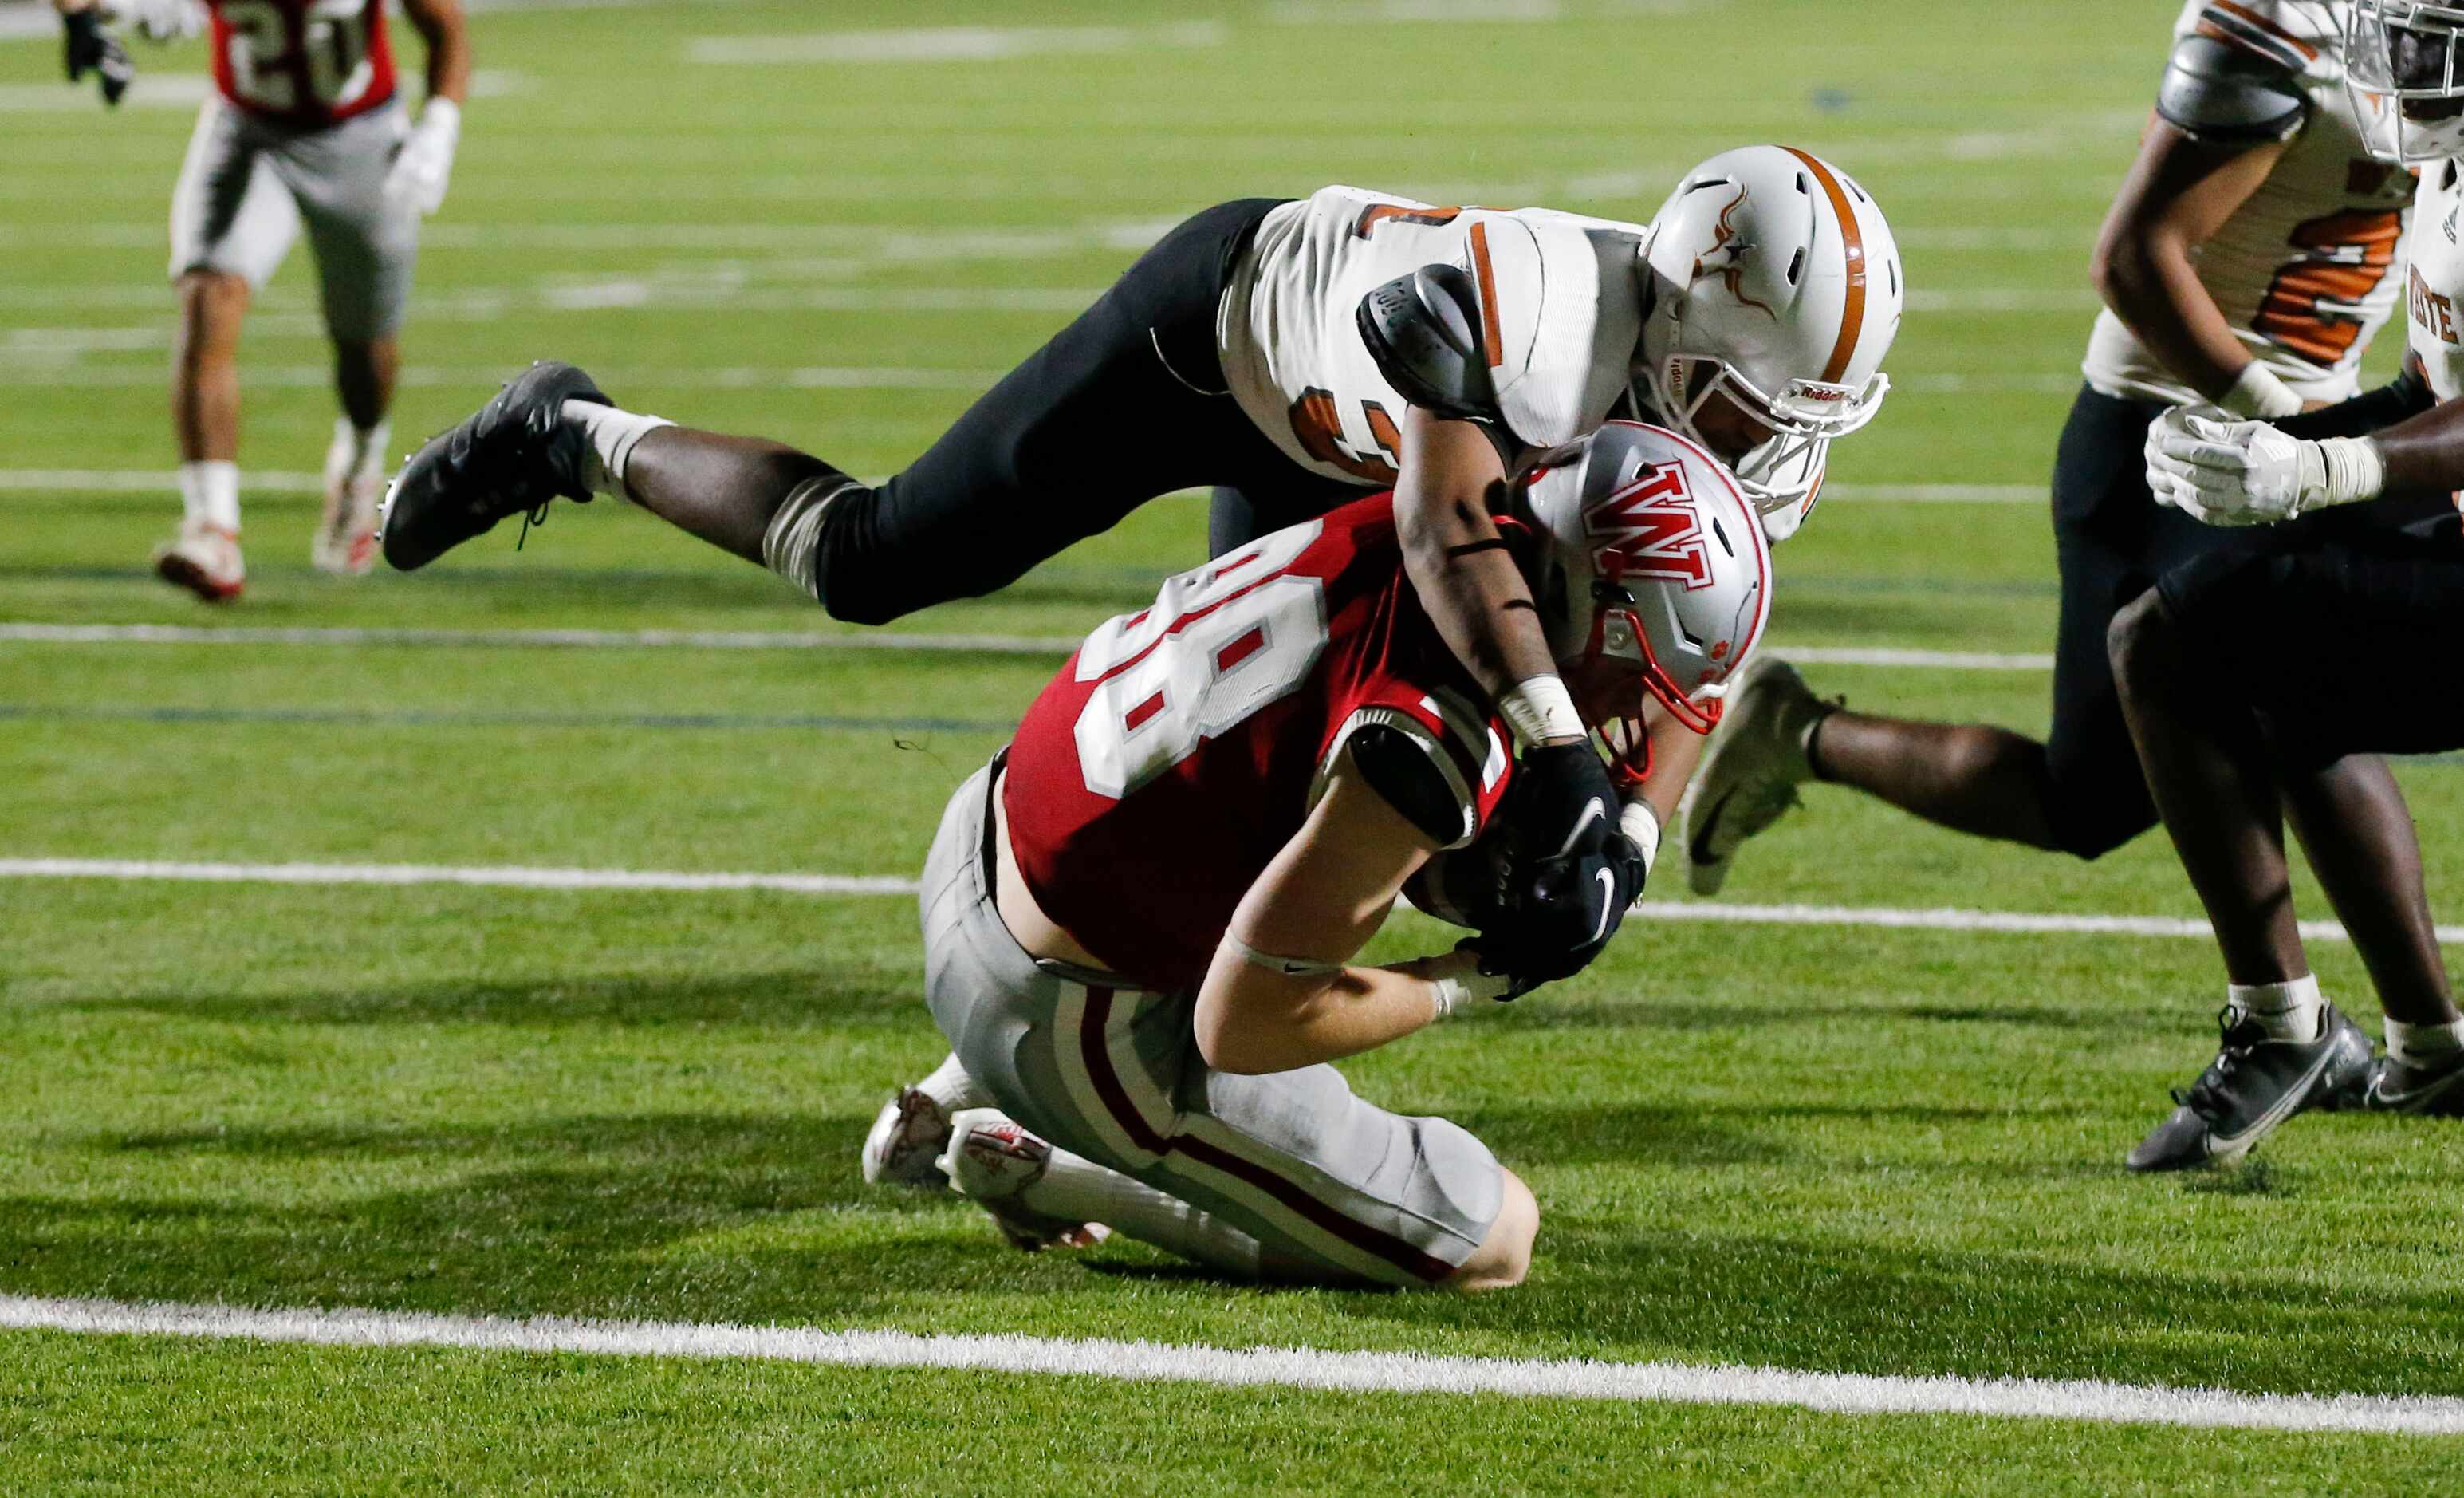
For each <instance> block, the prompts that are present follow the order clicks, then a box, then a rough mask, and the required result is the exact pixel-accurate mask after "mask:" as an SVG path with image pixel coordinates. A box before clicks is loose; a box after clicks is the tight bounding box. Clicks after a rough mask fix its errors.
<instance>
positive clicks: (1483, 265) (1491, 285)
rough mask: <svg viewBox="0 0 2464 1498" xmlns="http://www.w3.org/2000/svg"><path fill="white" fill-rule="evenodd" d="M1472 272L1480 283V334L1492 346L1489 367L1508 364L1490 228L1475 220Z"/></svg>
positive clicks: (1472, 234) (1472, 239) (1473, 224)
mask: <svg viewBox="0 0 2464 1498" xmlns="http://www.w3.org/2000/svg"><path fill="white" fill-rule="evenodd" d="M1471 268H1472V274H1473V275H1475V276H1477V277H1479V280H1480V334H1481V339H1482V341H1484V342H1485V343H1487V344H1488V367H1490V368H1491V369H1494V368H1496V367H1497V366H1498V365H1500V364H1502V363H1506V340H1505V339H1504V338H1503V337H1502V336H1500V335H1499V333H1498V331H1497V277H1496V275H1494V274H1493V273H1492V272H1491V271H1490V270H1489V268H1488V225H1487V224H1486V223H1485V221H1483V220H1479V219H1474V220H1473V221H1472V226H1471Z"/></svg>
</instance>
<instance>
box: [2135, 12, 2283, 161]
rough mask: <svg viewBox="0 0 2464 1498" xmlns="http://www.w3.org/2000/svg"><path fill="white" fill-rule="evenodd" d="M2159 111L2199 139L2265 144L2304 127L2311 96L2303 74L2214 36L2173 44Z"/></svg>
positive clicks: (2160, 91) (2160, 88)
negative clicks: (2303, 83) (2305, 86)
mask: <svg viewBox="0 0 2464 1498" xmlns="http://www.w3.org/2000/svg"><path fill="white" fill-rule="evenodd" d="M2156 112H2157V113H2158V114H2160V115H2162V116H2164V117H2165V119H2166V121H2167V122H2168V123H2170V124H2172V125H2173V126H2175V127H2176V128H2178V129H2179V130H2181V131H2182V133H2183V134H2185V135H2188V136H2189V137H2190V138H2191V139H2192V140H2195V141H2213V142H2218V143H2231V142H2242V143H2248V144H2253V145H2256V144H2263V143H2267V142H2270V141H2281V140H2284V139H2286V138H2287V137H2289V136H2291V135H2292V134H2293V132H2294V131H2296V130H2299V129H2300V128H2301V121H2303V120H2305V119H2307V118H2308V116H2309V113H2310V97H2309V95H2308V94H2307V93H2305V92H2304V91H2303V90H2302V87H2301V78H2300V76H2299V74H2297V73H2291V72H2288V71H2286V70H2285V69H2284V67H2283V66H2282V65H2280V64H2279V63H2277V62H2272V61H2270V60H2268V59H2267V58H2265V57H2262V56H2260V55H2257V54H2256V53H2254V52H2251V51H2248V50H2247V49H2244V48H2241V47H2235V46H2231V45H2229V44H2227V43H2225V42H2221V41H2218V40H2216V39H2215V38H2213V37H2211V36H2199V35H2191V36H2185V37H2183V38H2182V39H2181V40H2180V41H2178V42H2176V43H2174V44H2173V55H2172V57H2171V58H2170V59H2169V60H2167V63H2166V64H2165V80H2164V82H2163V83H2162V84H2161V85H2159V86H2158V88H2157V90H2156Z"/></svg>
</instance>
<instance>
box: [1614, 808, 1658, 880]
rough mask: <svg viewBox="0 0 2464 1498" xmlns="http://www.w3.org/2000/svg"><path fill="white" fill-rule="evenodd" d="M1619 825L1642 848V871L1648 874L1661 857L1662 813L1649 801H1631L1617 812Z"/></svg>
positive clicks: (1635, 844) (1636, 845)
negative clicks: (1652, 806) (1654, 808)
mask: <svg viewBox="0 0 2464 1498" xmlns="http://www.w3.org/2000/svg"><path fill="white" fill-rule="evenodd" d="M1617 826H1618V828H1619V830H1621V831H1623V832H1624V833H1625V835H1626V836H1628V837H1630V838H1632V839H1634V846H1635V847H1637V848H1641V849H1642V871H1643V873H1644V874H1645V875H1646V876H1648V875H1649V874H1650V872H1651V866H1652V864H1653V863H1654V862H1655V861H1656V860H1657V859H1658V858H1659V857H1660V813H1659V812H1656V811H1654V810H1652V809H1651V803H1649V802H1647V801H1630V802H1627V803H1626V804H1625V807H1624V809H1623V810H1621V811H1619V812H1618V813H1617Z"/></svg>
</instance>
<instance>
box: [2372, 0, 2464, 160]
mask: <svg viewBox="0 0 2464 1498" xmlns="http://www.w3.org/2000/svg"><path fill="white" fill-rule="evenodd" d="M2459 32H2464V6H2458V5H2417V4H2412V3H2410V0H2355V3H2354V5H2353V7H2352V9H2351V11H2348V12H2347V13H2346V15H2345V17H2344V94H2345V97H2346V98H2347V99H2350V100H2351V102H2352V106H2353V118H2354V119H2355V120H2357V121H2360V122H2361V126H2362V143H2363V145H2364V146H2365V148H2366V149H2367V150H2368V151H2369V153H2370V154H2371V155H2372V156H2375V157H2377V158H2378V159H2379V160H2380V161H2383V162H2396V163H2399V164H2401V165H2413V164H2415V163H2419V162H2434V161H2442V160H2445V159H2446V158H2448V157H2451V156H2464V56H2459V52H2460V51H2464V48H2459V45H2458V41H2457V33H2459Z"/></svg>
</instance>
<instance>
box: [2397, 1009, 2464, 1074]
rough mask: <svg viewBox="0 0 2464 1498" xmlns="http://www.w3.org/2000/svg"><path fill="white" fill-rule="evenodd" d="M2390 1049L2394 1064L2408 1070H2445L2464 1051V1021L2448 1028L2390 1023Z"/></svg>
mask: <svg viewBox="0 0 2464 1498" xmlns="http://www.w3.org/2000/svg"><path fill="white" fill-rule="evenodd" d="M2459 1050H2464V1020H2453V1021H2450V1022H2449V1023H2448V1024H2405V1023H2404V1022H2403V1021H2402V1020H2389V1021H2387V1056H2388V1058H2389V1059H2390V1060H2394V1061H2400V1062H2402V1063H2404V1064H2405V1065H2406V1066H2408V1067H2438V1066H2444V1065H2445V1064H2446V1063H2447V1061H2448V1060H2449V1058H2451V1057H2453V1055H2454V1054H2455V1053H2456V1052H2457V1051H2459Z"/></svg>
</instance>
